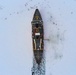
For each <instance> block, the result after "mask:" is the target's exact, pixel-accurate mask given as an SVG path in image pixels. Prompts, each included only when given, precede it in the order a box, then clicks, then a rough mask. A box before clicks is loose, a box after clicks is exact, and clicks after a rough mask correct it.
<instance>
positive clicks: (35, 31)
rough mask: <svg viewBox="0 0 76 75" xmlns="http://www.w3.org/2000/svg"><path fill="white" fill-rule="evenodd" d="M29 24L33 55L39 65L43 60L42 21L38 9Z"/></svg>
mask: <svg viewBox="0 0 76 75" xmlns="http://www.w3.org/2000/svg"><path fill="white" fill-rule="evenodd" d="M31 23H32V43H33V53H34V57H35V60H36V62H37V64H38V65H39V64H40V63H41V60H42V58H43V50H44V41H43V40H44V31H43V21H42V18H41V14H40V12H39V10H38V9H36V10H35V13H34V16H33V20H32V22H31Z"/></svg>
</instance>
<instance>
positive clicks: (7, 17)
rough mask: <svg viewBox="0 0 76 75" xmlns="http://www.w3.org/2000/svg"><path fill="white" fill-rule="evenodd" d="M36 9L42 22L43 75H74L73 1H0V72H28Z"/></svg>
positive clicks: (29, 74) (21, 74)
mask: <svg viewBox="0 0 76 75" xmlns="http://www.w3.org/2000/svg"><path fill="white" fill-rule="evenodd" d="M36 8H38V9H39V11H40V13H41V16H42V19H43V25H44V38H45V41H44V51H45V75H76V54H75V53H76V34H75V32H76V0H0V75H32V72H31V68H32V66H33V48H32V32H31V31H32V26H31V21H32V18H33V14H34V11H35V9H36Z"/></svg>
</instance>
